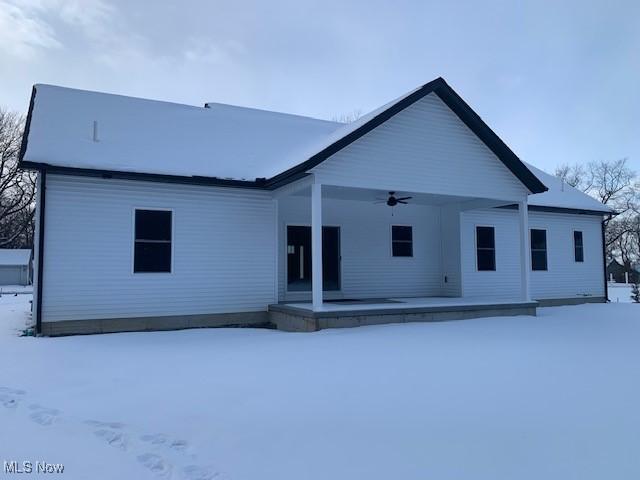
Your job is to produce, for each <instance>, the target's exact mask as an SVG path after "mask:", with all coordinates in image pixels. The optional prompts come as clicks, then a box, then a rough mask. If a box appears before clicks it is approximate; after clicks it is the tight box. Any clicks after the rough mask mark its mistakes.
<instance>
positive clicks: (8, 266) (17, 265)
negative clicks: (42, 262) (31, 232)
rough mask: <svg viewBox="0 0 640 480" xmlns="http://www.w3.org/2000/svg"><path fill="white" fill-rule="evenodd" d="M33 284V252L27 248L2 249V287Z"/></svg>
mask: <svg viewBox="0 0 640 480" xmlns="http://www.w3.org/2000/svg"><path fill="white" fill-rule="evenodd" d="M30 283H31V250H29V249H25V248H1V249H0V285H29V284H30Z"/></svg>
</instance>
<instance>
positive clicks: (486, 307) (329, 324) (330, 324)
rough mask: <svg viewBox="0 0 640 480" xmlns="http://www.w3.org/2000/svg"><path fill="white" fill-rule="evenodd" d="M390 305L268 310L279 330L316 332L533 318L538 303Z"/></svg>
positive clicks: (438, 300) (417, 301)
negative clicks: (415, 324) (505, 317)
mask: <svg viewBox="0 0 640 480" xmlns="http://www.w3.org/2000/svg"><path fill="white" fill-rule="evenodd" d="M390 300H393V302H387V303H382V302H380V301H379V299H378V300H377V301H374V302H372V303H367V302H366V301H358V302H353V303H348V304H334V303H329V304H324V305H323V308H322V309H321V310H316V311H314V310H313V308H312V305H311V304H310V303H303V302H297V303H286V304H277V305H270V306H269V315H270V318H271V322H272V323H274V324H276V326H277V327H278V328H279V329H281V330H286V331H305V332H309V331H315V330H322V329H326V328H348V327H357V326H362V325H381V324H388V323H407V322H433V321H448V320H464V319H470V318H481V317H495V316H512V315H536V307H537V306H538V303H537V302H535V301H531V302H522V301H519V300H511V301H508V300H504V301H494V300H492V301H487V300H482V299H470V298H443V297H423V298H410V299H405V298H393V299H390Z"/></svg>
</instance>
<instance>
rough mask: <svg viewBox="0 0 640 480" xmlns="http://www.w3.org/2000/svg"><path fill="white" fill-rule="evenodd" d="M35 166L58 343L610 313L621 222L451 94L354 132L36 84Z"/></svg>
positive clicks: (42, 281) (418, 96)
mask: <svg viewBox="0 0 640 480" xmlns="http://www.w3.org/2000/svg"><path fill="white" fill-rule="evenodd" d="M21 162H22V167H23V168H27V169H34V170H37V171H38V174H39V175H38V186H39V196H38V203H37V209H38V211H37V220H38V222H37V232H36V238H37V239H38V241H37V248H36V273H35V277H36V281H35V283H36V288H35V292H34V295H35V298H34V300H35V301H34V316H35V318H36V321H37V329H38V332H39V333H42V334H49V335H56V334H67V333H90V332H111V331H122V330H142V329H162V328H186V327H197V326H217V325H233V324H242V325H247V324H257V323H263V322H267V321H269V320H271V322H273V323H276V324H277V326H278V327H279V328H282V329H286V330H316V329H319V328H327V327H334V326H352V325H361V324H368V323H380V322H402V321H416V320H440V319H447V318H470V317H477V316H488V315H506V314H509V315H511V314H535V311H536V306H538V305H539V304H571V303H579V302H585V301H597V302H602V301H605V299H606V282H605V273H604V261H603V228H602V220H603V217H604V216H605V215H607V214H609V213H610V210H609V209H608V208H607V207H605V206H604V205H602V204H600V203H599V202H597V201H596V200H594V199H593V198H591V197H589V196H587V195H584V194H583V193H581V192H578V191H577V190H574V189H573V188H571V187H569V186H568V185H564V184H563V182H561V181H560V180H559V179H557V178H555V177H552V176H550V175H548V174H546V173H544V172H542V171H540V170H538V169H536V168H534V167H532V166H530V165H527V164H525V163H523V162H522V161H521V160H520V159H519V158H518V157H517V156H516V155H515V154H514V153H513V152H512V151H511V150H510V149H509V147H507V145H505V144H504V143H503V142H502V140H500V138H498V136H497V135H496V134H495V133H494V132H493V131H492V130H491V129H490V128H489V127H488V126H487V125H486V124H485V123H484V122H483V121H482V119H481V118H480V117H479V116H478V115H477V114H476V113H474V112H473V111H472V110H471V108H470V107H469V106H468V105H467V104H466V103H465V102H464V100H462V99H461V98H460V97H459V96H458V95H457V94H456V93H455V92H454V91H453V90H452V89H451V87H449V85H447V83H446V82H445V81H444V80H443V79H441V78H438V79H436V80H434V81H432V82H429V83H427V84H425V85H423V86H422V87H420V88H417V89H416V90H413V91H412V92H409V93H408V94H406V95H404V96H402V97H401V98H398V99H396V100H394V101H392V102H390V103H388V104H386V105H384V106H383V107H381V108H379V109H377V110H375V111H373V112H371V113H369V114H368V115H366V116H364V117H362V118H360V119H359V120H357V121H355V122H353V123H350V124H340V123H336V122H328V121H324V120H317V119H313V118H307V117H301V116H296V115H289V114H283V113H275V112H268V111H261V110H255V109H250V108H242V107H235V106H230V105H221V104H215V103H208V104H206V105H205V106H204V107H194V106H187V105H178V104H172V103H165V102H158V101H151V100H144V99H139V98H130V97H124V96H118V95H110V94H104V93H96V92H87V91H81V90H74V89H68V88H62V87H56V86H50V85H36V86H34V88H33V94H32V98H31V104H30V107H29V114H28V122H27V128H26V132H25V136H24V140H23V145H22V151H21ZM401 199H405V200H401ZM312 267H313V268H312Z"/></svg>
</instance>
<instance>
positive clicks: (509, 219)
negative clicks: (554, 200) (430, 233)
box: [462, 209, 604, 300]
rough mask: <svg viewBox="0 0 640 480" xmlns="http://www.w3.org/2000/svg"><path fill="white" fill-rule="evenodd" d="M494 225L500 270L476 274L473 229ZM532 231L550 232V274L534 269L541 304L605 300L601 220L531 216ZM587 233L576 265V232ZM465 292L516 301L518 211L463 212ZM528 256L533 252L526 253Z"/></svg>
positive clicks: (533, 291)
mask: <svg viewBox="0 0 640 480" xmlns="http://www.w3.org/2000/svg"><path fill="white" fill-rule="evenodd" d="M479 224H484V225H487V224H491V225H494V226H495V240H496V271H495V272H478V271H476V270H475V268H474V266H475V259H474V255H475V245H474V231H475V226H476V225H479ZM529 227H530V228H531V229H544V230H546V231H547V266H548V270H546V271H530V273H529V274H530V279H531V297H532V298H533V299H536V300H541V299H553V298H572V297H581V296H596V297H600V296H604V272H603V268H604V267H603V261H602V232H601V218H600V217H598V216H589V215H573V214H558V213H546V212H530V213H529ZM574 230H580V231H582V232H583V241H584V253H585V254H584V256H585V261H584V262H575V261H574V248H573V231H574ZM462 232H463V234H462V250H463V257H462V265H463V292H464V296H469V297H479V296H483V297H491V298H496V299H500V298H505V299H508V298H517V297H518V296H519V295H520V240H519V238H520V237H519V230H518V213H517V211H515V210H505V209H491V210H472V211H467V212H463V214H462ZM527 254H528V255H529V254H530V251H529V249H527Z"/></svg>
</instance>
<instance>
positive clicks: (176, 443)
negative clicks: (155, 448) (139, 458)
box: [140, 433, 189, 452]
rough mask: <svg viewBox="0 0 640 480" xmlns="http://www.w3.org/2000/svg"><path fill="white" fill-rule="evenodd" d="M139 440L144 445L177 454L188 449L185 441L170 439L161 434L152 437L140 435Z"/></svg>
mask: <svg viewBox="0 0 640 480" xmlns="http://www.w3.org/2000/svg"><path fill="white" fill-rule="evenodd" d="M140 440H142V441H143V442H146V443H150V444H151V445H161V446H164V447H167V448H169V449H171V450H175V451H178V452H185V451H186V450H187V448H188V447H189V444H188V442H187V441H186V440H175V439H171V438H169V437H167V436H166V435H164V434H162V433H156V434H153V435H142V436H141V437H140Z"/></svg>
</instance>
